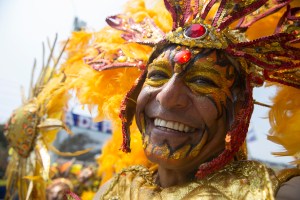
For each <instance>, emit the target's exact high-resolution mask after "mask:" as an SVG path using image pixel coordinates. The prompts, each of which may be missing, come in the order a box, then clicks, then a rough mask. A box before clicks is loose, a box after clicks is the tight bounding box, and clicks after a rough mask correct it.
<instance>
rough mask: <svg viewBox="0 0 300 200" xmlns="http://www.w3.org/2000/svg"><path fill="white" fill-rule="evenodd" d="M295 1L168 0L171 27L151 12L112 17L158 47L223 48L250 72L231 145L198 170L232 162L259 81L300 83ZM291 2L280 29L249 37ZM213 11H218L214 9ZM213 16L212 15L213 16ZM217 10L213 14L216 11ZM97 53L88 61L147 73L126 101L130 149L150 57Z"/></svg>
mask: <svg viewBox="0 0 300 200" xmlns="http://www.w3.org/2000/svg"><path fill="white" fill-rule="evenodd" d="M290 2H291V1H290V0H287V1H280V0H206V1H198V0H186V1H183V0H164V4H165V7H166V9H167V10H168V11H169V13H170V14H171V17H172V31H170V32H168V33H165V32H164V31H162V30H161V29H160V28H159V27H158V26H157V25H156V24H155V23H154V21H153V20H152V19H151V18H150V17H144V18H143V19H140V20H137V21H135V20H133V19H132V18H131V17H130V16H127V15H116V16H112V17H108V18H107V20H106V21H107V23H108V24H109V25H110V26H111V27H113V28H115V29H117V30H120V31H122V34H121V37H122V38H123V39H124V40H125V41H127V42H129V43H137V44H142V45H147V46H150V47H155V48H158V47H160V46H162V45H164V44H172V43H173V44H178V45H184V46H188V47H198V48H213V49H221V50H223V51H224V52H226V53H227V54H228V55H229V56H231V57H233V58H235V59H236V60H237V61H238V62H239V63H240V68H241V71H243V72H244V73H245V74H246V77H247V78H246V82H247V87H246V96H247V101H246V102H245V104H244V105H243V106H242V109H241V111H240V112H239V113H238V114H237V116H236V117H235V121H234V123H233V125H232V127H231V128H230V131H229V132H228V133H227V137H226V138H227V140H226V143H228V144H229V145H226V149H225V150H224V152H223V153H221V154H220V155H219V156H218V157H217V158H215V159H214V160H212V161H211V162H209V163H205V164H202V165H201V166H200V168H199V171H198V173H197V177H198V178H202V177H203V176H205V175H207V174H208V173H210V172H212V171H214V170H216V169H218V168H221V167H222V166H224V165H225V164H227V163H228V162H229V161H230V160H231V159H232V158H233V156H234V154H235V153H236V152H237V151H238V150H239V149H240V148H241V146H242V144H243V142H244V141H245V137H246V133H247V130H248V126H249V122H250V118H251V114H252V111H253V104H254V102H253V98H252V88H253V86H261V85H262V84H263V83H264V82H265V81H266V80H267V81H271V82H278V83H281V84H284V85H288V86H292V87H296V88H299V87H300V76H299V72H298V70H299V67H300V49H299V48H298V47H297V43H299V41H300V34H299V33H300V32H299V31H300V27H299V17H297V15H298V13H300V8H291V7H290V5H289V3H290ZM283 7H286V11H285V13H284V14H283V15H282V17H281V18H280V20H279V22H278V24H277V26H276V28H275V30H274V33H273V34H272V35H269V36H265V37H261V38H258V39H255V40H249V39H248V38H247V34H246V31H247V29H248V28H249V27H251V26H252V25H254V24H255V23H257V22H258V21H259V20H261V19H263V18H265V17H267V16H269V15H271V14H273V13H276V12H277V11H279V10H280V9H281V8H283ZM212 12H213V14H212ZM208 16H209V17H208ZM210 16H213V17H210ZM97 49H98V53H97V54H96V55H95V56H92V57H89V58H86V63H87V64H88V65H90V66H91V67H92V68H93V69H95V70H97V71H104V70H108V69H116V68H123V67H135V68H138V69H140V70H141V75H140V77H139V78H138V80H137V81H136V83H135V84H134V86H133V87H132V88H131V89H130V90H129V92H128V93H127V94H126V96H125V98H124V99H123V101H122V105H121V113H120V117H121V120H122V131H123V145H122V150H123V151H125V152H129V151H130V134H129V132H130V131H129V126H130V124H131V122H132V120H133V117H134V112H135V109H134V108H135V100H136V99H137V96H138V94H139V92H140V90H141V87H142V85H143V83H144V80H145V76H146V73H147V70H145V68H146V66H147V59H145V60H142V59H137V58H135V57H134V56H132V57H130V56H129V57H128V56H125V54H124V52H123V50H122V49H119V50H118V51H113V52H112V51H110V50H107V49H105V48H102V47H101V46H98V47H97Z"/></svg>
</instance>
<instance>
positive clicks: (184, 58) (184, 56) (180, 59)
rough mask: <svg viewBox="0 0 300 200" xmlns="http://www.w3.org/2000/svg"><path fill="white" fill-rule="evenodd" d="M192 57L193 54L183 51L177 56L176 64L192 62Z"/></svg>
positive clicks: (175, 57)
mask: <svg viewBox="0 0 300 200" xmlns="http://www.w3.org/2000/svg"><path fill="white" fill-rule="evenodd" d="M191 57H192V53H191V52H190V51H189V50H187V49H185V50H181V51H179V52H177V53H176V54H175V56H174V62H176V63H177V64H185V63H187V62H189V61H190V59H191Z"/></svg>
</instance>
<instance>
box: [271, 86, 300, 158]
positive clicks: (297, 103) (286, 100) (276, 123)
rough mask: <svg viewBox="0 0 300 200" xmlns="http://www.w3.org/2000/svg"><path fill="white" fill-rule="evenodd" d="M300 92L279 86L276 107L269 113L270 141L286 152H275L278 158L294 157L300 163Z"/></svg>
mask: <svg viewBox="0 0 300 200" xmlns="http://www.w3.org/2000/svg"><path fill="white" fill-rule="evenodd" d="M299 96H300V90H299V89H296V88H293V87H288V86H279V88H278V92H277V94H276V96H275V97H274V98H273V102H274V105H273V106H272V109H271V110H270V112H269V119H270V124H271V127H272V128H271V130H270V136H268V139H269V140H271V141H273V142H275V143H277V144H280V145H282V146H283V147H284V149H285V151H284V152H275V153H274V154H275V155H278V156H294V157H295V159H296V162H297V163H300V160H299V159H300V157H299V155H300V145H299V144H300V126H299V123H300V98H299Z"/></svg>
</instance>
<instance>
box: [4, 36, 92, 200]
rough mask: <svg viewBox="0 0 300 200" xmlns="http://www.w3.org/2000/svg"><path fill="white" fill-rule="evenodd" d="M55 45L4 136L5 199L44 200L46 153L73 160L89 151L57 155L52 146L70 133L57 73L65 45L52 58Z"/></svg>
mask: <svg viewBox="0 0 300 200" xmlns="http://www.w3.org/2000/svg"><path fill="white" fill-rule="evenodd" d="M56 42H57V36H56V38H55V40H54V43H53V45H52V46H51V48H50V55H49V57H48V61H47V63H45V62H44V61H43V67H42V69H41V72H40V74H39V76H38V79H37V82H36V83H35V84H34V83H33V76H34V70H35V67H36V62H35V64H34V67H33V71H32V80H31V85H30V91H29V95H28V97H27V99H26V98H25V97H24V100H23V105H22V106H21V107H20V108H18V109H16V110H15V111H14V112H13V113H12V115H11V117H10V119H9V121H8V123H7V124H6V127H5V132H4V134H5V137H6V139H7V141H8V143H9V145H10V147H11V158H10V160H9V164H8V167H7V169H6V179H7V182H6V188H7V192H6V196H5V199H15V198H19V199H41V200H42V199H46V188H47V185H48V184H49V182H50V180H51V174H50V165H51V162H50V155H49V152H48V150H49V149H51V150H52V151H53V152H55V153H57V154H59V155H63V156H76V155H80V154H82V153H85V152H87V151H89V150H88V149H87V150H83V151H78V152H73V153H70V152H60V151H59V150H57V149H56V148H55V147H54V146H53V145H52V142H53V141H54V139H55V138H56V134H57V132H58V130H60V129H65V130H66V131H67V132H69V133H71V132H70V131H69V129H68V128H67V127H66V125H65V124H64V122H63V121H62V118H63V117H62V116H63V112H62V111H63V108H64V107H65V105H66V102H67V101H68V99H69V94H68V91H67V90H66V88H65V87H64V80H65V76H64V75H63V74H61V73H58V71H56V70H57V69H56V67H57V65H58V62H59V60H60V58H61V56H62V54H63V52H64V49H65V47H66V45H67V42H65V43H64V47H63V48H62V50H61V52H60V55H59V56H58V57H57V58H54V56H53V52H54V49H55V45H56ZM43 53H44V54H45V49H44V52H43ZM51 60H53V61H54V63H51Z"/></svg>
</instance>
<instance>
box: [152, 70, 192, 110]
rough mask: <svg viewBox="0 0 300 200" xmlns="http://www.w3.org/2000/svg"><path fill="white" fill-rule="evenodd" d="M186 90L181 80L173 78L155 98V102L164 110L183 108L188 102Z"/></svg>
mask: <svg viewBox="0 0 300 200" xmlns="http://www.w3.org/2000/svg"><path fill="white" fill-rule="evenodd" d="M188 90H189V89H188V88H187V86H186V85H185V84H184V82H183V80H182V79H181V78H178V77H176V76H173V77H172V78H171V79H170V80H169V81H168V82H167V83H165V84H164V85H163V86H162V89H161V90H160V92H159V93H158V94H157V96H156V100H157V101H158V102H159V103H160V104H161V105H162V106H163V107H164V108H166V109H172V108H184V107H186V106H187V105H188V104H189V103H190V102H189V96H188Z"/></svg>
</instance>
